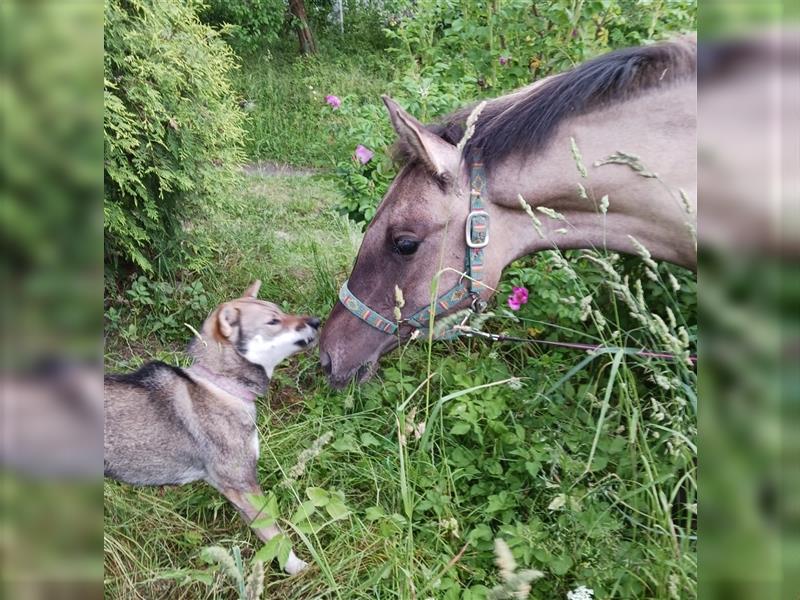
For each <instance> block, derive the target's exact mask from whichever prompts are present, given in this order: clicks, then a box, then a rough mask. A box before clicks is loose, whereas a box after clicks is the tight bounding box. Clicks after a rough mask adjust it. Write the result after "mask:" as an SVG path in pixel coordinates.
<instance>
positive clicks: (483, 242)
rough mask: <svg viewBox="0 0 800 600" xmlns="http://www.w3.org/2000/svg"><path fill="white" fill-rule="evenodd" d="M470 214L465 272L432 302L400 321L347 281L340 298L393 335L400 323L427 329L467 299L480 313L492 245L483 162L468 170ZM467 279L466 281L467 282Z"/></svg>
mask: <svg viewBox="0 0 800 600" xmlns="http://www.w3.org/2000/svg"><path fill="white" fill-rule="evenodd" d="M469 185H470V193H469V214H468V215H467V220H466V222H465V224H464V239H465V242H466V245H467V254H466V258H465V261H464V262H465V265H464V268H465V273H464V274H465V275H466V276H467V277H462V278H461V279H459V281H458V283H456V284H455V285H454V286H453V287H451V288H450V289H449V290H447V291H446V292H445V293H444V294H441V295H440V296H439V297H438V298H436V301H435V302H434V303H433V304H428V305H427V306H425V307H424V308H421V309H420V310H418V311H417V312H415V313H414V314H412V315H411V316H410V317H405V318H403V319H401V320H400V321H394V320H392V319H387V318H386V317H384V316H383V315H381V314H380V313H379V312H378V311H376V310H372V309H371V308H370V307H369V306H367V305H366V304H364V303H363V302H362V301H361V300H359V299H358V298H356V296H355V294H353V292H351V291H350V288H348V287H347V281H345V282H344V283H343V284H342V287H341V289H340V290H339V300H340V302H341V303H342V305H343V306H344V307H345V308H346V309H347V310H349V311H350V312H351V313H353V314H354V315H355V316H356V317H358V318H359V319H361V320H362V321H364V322H365V323H367V324H368V325H370V326H372V327H374V328H375V329H377V330H378V331H382V332H383V333H387V334H389V335H394V334H396V333H397V330H398V328H399V326H400V325H410V326H411V327H413V328H414V329H420V330H426V329H428V324H429V323H430V321H431V319H433V318H434V317H438V316H439V315H440V314H442V313H443V312H446V311H448V310H450V309H453V308H455V307H456V306H458V305H459V304H460V303H461V302H462V301H463V300H464V299H465V298H467V297H471V298H472V299H473V301H472V304H471V306H470V308H471V309H472V310H473V311H475V312H481V310H482V309H483V307H482V306H481V304H482V300H481V299H480V294H479V292H478V291H476V289H475V286H476V284H477V285H478V286H480V285H483V284H482V283H481V282H482V281H483V266H484V248H486V246H487V245H488V244H489V213H487V212H486V208H485V204H484V202H483V197H484V196H485V195H486V171H485V169H484V166H483V163H482V162H478V161H475V162H473V163H472V165H471V166H470V172H469ZM464 279H466V280H467V283H466V284H465V283H464ZM455 335H458V332H457V331H450V332H447V333H446V334H445V335H443V336H441V337H453V336H455Z"/></svg>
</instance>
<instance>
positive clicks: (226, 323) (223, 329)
mask: <svg viewBox="0 0 800 600" xmlns="http://www.w3.org/2000/svg"><path fill="white" fill-rule="evenodd" d="M217 323H218V324H219V332H220V333H221V334H222V335H223V337H226V338H229V337H231V335H232V334H233V328H234V327H236V326H238V325H239V309H238V308H236V307H235V306H230V305H228V304H226V305H225V306H223V307H222V308H221V309H220V311H219V314H218V315H217Z"/></svg>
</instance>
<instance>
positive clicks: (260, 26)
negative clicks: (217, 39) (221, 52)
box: [200, 0, 286, 53]
mask: <svg viewBox="0 0 800 600" xmlns="http://www.w3.org/2000/svg"><path fill="white" fill-rule="evenodd" d="M200 16H201V18H202V19H203V22H205V23H208V24H210V25H214V26H217V27H223V26H228V27H227V28H226V33H227V36H228V39H229V40H230V42H231V44H232V45H233V46H234V47H235V48H236V49H237V50H238V51H240V52H247V53H250V52H255V51H256V50H261V49H264V48H265V47H267V46H269V45H271V44H274V43H275V42H276V41H278V34H279V32H280V30H281V29H282V28H283V23H284V21H285V20H286V2H284V0H248V1H247V2H231V1H230V0H211V1H210V2H209V3H208V4H206V5H205V6H204V7H203V8H202V10H201V11H200Z"/></svg>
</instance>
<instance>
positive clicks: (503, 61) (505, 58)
mask: <svg viewBox="0 0 800 600" xmlns="http://www.w3.org/2000/svg"><path fill="white" fill-rule="evenodd" d="M497 60H498V61H499V62H500V65H501V66H503V67H505V66H506V63H508V61H509V60H511V57H510V56H501V57H500V58H499V59H497Z"/></svg>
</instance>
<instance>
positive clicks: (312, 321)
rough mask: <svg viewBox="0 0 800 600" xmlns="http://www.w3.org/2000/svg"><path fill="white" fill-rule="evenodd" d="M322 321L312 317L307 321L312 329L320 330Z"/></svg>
mask: <svg viewBox="0 0 800 600" xmlns="http://www.w3.org/2000/svg"><path fill="white" fill-rule="evenodd" d="M320 322H321V321H320V320H319V319H318V318H317V317H311V318H310V319H306V324H308V326H309V327H311V328H312V329H319V324H320Z"/></svg>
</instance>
